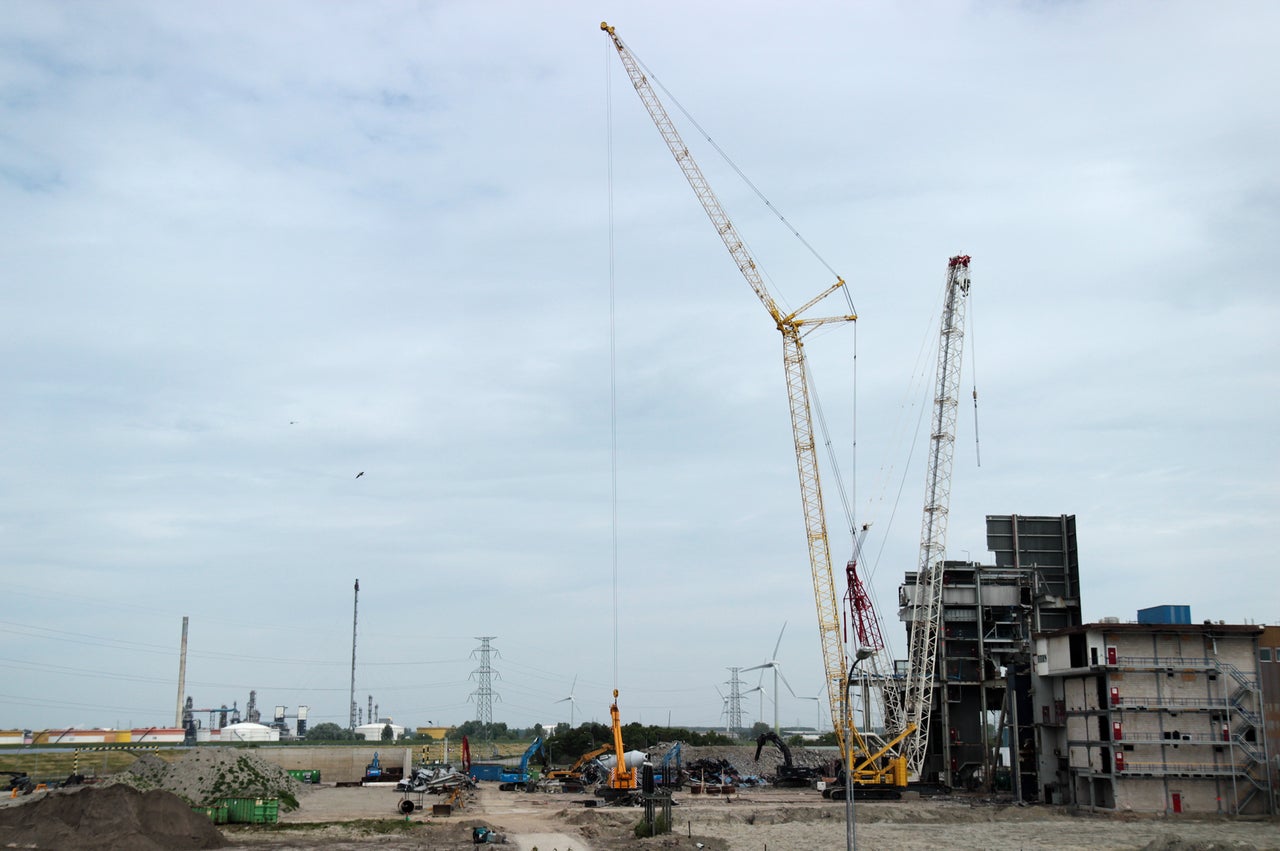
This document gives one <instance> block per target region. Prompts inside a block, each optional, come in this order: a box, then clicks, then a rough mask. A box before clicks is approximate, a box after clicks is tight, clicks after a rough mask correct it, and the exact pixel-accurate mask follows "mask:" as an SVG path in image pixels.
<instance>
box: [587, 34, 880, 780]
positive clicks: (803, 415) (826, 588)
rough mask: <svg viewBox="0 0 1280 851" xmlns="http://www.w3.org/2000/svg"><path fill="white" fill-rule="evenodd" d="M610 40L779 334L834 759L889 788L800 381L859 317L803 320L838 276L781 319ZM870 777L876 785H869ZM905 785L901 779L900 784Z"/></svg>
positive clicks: (667, 124)
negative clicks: (813, 337) (866, 731)
mask: <svg viewBox="0 0 1280 851" xmlns="http://www.w3.org/2000/svg"><path fill="white" fill-rule="evenodd" d="M600 29H602V30H603V31H604V32H605V33H606V34H607V35H608V36H609V38H610V39H612V41H613V45H614V47H615V48H616V49H617V52H618V57H619V58H620V59H621V60H622V65H623V67H624V68H625V69H626V72H627V76H628V77H629V78H630V80H631V84H632V85H633V86H634V87H635V90H636V93H637V94H638V95H639V96H640V101H641V103H643V104H644V107H645V109H646V110H647V111H648V113H649V117H650V118H651V119H653V123H654V125H655V126H656V127H657V128H658V132H659V134H660V135H661V136H662V139H663V141H664V142H666V144H667V147H668V149H670V151H671V154H672V156H674V157H675V160H676V163H677V165H679V166H680V170H681V171H682V172H683V173H684V176H685V178H686V179H687V180H688V181H689V185H690V186H691V187H692V188H693V192H694V194H695V195H696V196H697V198H698V201H699V202H700V203H701V204H702V207H703V209H704V210H705V211H706V213H707V216H708V218H710V219H711V224H712V225H713V226H714V227H715V229H716V233H718V234H719V235H720V239H721V240H722V241H723V242H724V245H725V248H726V249H728V251H729V255H730V256H731V257H732V258H733V261H734V263H735V265H737V267H738V271H739V272H741V273H742V276H743V277H744V278H746V281H747V283H748V285H750V287H751V289H752V291H753V292H755V294H756V297H757V298H759V299H760V303H761V304H763V305H764V308H765V310H766V311H768V313H769V316H770V318H771V319H772V320H773V322H774V324H775V325H776V327H777V329H778V331H779V332H780V333H781V334H782V361H783V367H784V370H785V373H786V384H787V399H788V404H789V406H790V410H791V431H792V437H793V438H794V442H795V453H796V470H797V471H798V473H799V478H800V501H801V507H802V509H803V512H804V525H805V536H806V539H807V542H808V550H809V567H810V572H811V574H812V578H813V596H814V602H815V604H816V607H817V614H818V634H819V637H820V640H821V644H822V658H823V665H824V668H825V676H826V682H827V697H828V700H829V701H830V704H831V718H832V720H833V726H834V727H835V731H836V738H837V740H838V743H839V745H840V753H841V755H842V757H843V758H844V761H845V764H846V766H848V767H850V768H851V770H852V773H853V776H854V777H855V778H861V779H856V780H855V782H860V783H870V782H874V783H878V784H879V783H888V782H890V780H891V779H892V778H895V777H896V776H897V774H898V769H899V768H900V766H898V765H897V757H895V756H892V755H891V754H890V748H891V747H892V745H894V744H896V743H897V742H898V741H899V740H900V739H901V736H900V737H899V738H898V739H895V740H894V741H893V742H891V743H890V745H888V746H886V747H885V748H884V749H881V750H880V751H877V752H876V753H875V754H872V753H869V752H868V749H867V746H866V743H865V741H864V740H863V737H862V735H861V734H860V733H859V732H858V728H857V726H856V725H855V724H854V723H853V714H852V712H851V710H850V707H849V705H848V676H849V669H848V663H847V657H846V655H845V650H844V641H843V638H842V636H841V629H840V609H839V601H838V595H837V594H836V587H835V579H834V575H833V572H832V569H831V552H830V549H829V546H828V538H827V520H826V512H825V510H824V508H823V502H822V487H821V483H820V481H819V477H818V454H817V447H816V443H815V440H814V431H813V414H812V410H811V407H810V402H809V385H808V380H807V377H806V368H805V355H804V342H803V339H802V338H803V337H804V335H805V334H806V333H807V332H808V331H809V330H812V329H813V328H817V327H819V326H822V325H827V324H831V323H844V322H853V321H855V320H856V319H857V316H854V315H852V314H846V315H840V316H829V317H822V318H801V314H803V313H805V312H806V311H808V310H809V309H810V308H812V307H813V306H815V305H816V304H818V303H819V302H821V301H822V300H823V299H825V298H826V297H827V296H829V295H831V294H832V293H834V292H836V291H837V290H839V289H841V288H842V287H844V286H845V282H844V279H843V278H840V277H837V278H836V281H835V283H833V284H831V285H830V286H829V287H828V288H827V289H826V290H824V291H823V292H821V293H820V294H818V295H817V296H815V297H814V298H812V299H810V300H809V301H808V302H806V303H805V304H804V305H803V306H802V307H800V308H799V309H798V310H795V311H793V312H791V313H785V314H784V313H783V312H782V311H781V310H780V309H779V308H778V305H777V303H776V302H775V301H774V299H773V296H772V295H770V293H769V290H768V288H767V287H766V286H765V283H764V278H763V277H762V276H761V274H760V270H759V269H758V268H757V266H756V262H755V259H754V258H753V257H752V256H751V253H750V252H749V251H748V250H747V247H746V243H745V242H744V241H743V239H742V237H741V236H739V234H738V231H737V229H736V228H735V227H734V225H733V222H732V221H730V219H729V216H728V214H727V213H726V212H725V211H724V208H723V207H722V206H721V204H720V200H719V199H718V198H717V197H716V194H715V192H713V191H712V189H711V185H710V184H709V183H708V182H707V179H706V177H705V176H704V175H703V173H702V170H701V169H700V168H699V167H698V164H697V162H696V161H695V160H694V158H693V156H692V155H691V154H690V153H689V149H688V147H687V146H686V145H685V143H684V140H683V139H682V138H681V136H680V132H679V130H677V129H676V126H675V124H674V123H673V122H672V120H671V117H670V115H668V114H667V111H666V108H665V107H664V106H663V105H662V101H661V100H660V99H659V98H658V95H657V93H656V92H655V91H654V90H653V86H652V85H650V83H649V80H648V78H647V77H646V76H645V74H644V72H643V70H642V69H641V68H640V63H639V62H638V60H637V59H636V58H635V57H634V56H633V55H632V54H631V51H630V50H628V49H627V47H626V45H625V44H624V43H623V41H622V39H621V38H619V36H618V34H617V32H616V31H615V29H614V28H613V27H611V26H609V24H608V23H606V22H602V23H601V24H600ZM872 776H874V777H875V779H874V780H873V779H871V778H872ZM895 785H905V781H904V782H903V783H902V784H895Z"/></svg>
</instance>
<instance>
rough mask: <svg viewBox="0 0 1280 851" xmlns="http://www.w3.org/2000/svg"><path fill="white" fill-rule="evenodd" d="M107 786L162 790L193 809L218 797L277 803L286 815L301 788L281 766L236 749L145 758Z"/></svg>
mask: <svg viewBox="0 0 1280 851" xmlns="http://www.w3.org/2000/svg"><path fill="white" fill-rule="evenodd" d="M109 782H114V783H124V784H127V785H129V786H133V787H134V788H136V789H144V790H145V789H164V790H166V791H168V792H172V793H174V794H175V795H178V796H180V797H182V798H184V799H186V800H187V801H189V802H190V803H191V804H194V805H196V806H209V805H211V804H213V803H214V802H215V801H217V800H218V799H220V798H279V799H280V805H281V808H283V809H286V810H289V809H296V808H297V806H298V798H297V795H298V792H299V791H300V790H301V789H302V784H300V783H299V782H298V781H297V780H294V779H293V778H292V777H290V776H289V773H288V772H287V771H285V770H284V769H283V768H281V767H280V766H278V765H276V764H274V763H271V762H267V761H266V760H264V759H262V758H261V757H259V756H257V755H256V754H254V753H253V752H252V751H245V750H240V749H237V748H196V749H194V750H192V751H191V752H190V753H189V754H187V755H186V756H185V757H183V758H182V759H180V760H178V761H177V762H165V761H164V760H162V759H159V758H158V757H154V756H151V755H149V754H148V755H145V756H143V757H141V758H140V759H138V760H137V761H135V762H134V764H133V765H131V766H129V769H128V770H127V771H125V772H124V773H122V774H117V775H114V776H113V777H112V778H111V779H110V781H109Z"/></svg>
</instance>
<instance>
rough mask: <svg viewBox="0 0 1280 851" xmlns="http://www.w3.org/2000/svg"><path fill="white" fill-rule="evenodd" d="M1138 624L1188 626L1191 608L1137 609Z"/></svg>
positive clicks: (1158, 607)
mask: <svg viewBox="0 0 1280 851" xmlns="http://www.w3.org/2000/svg"><path fill="white" fill-rule="evenodd" d="M1138 623H1146V624H1161V623H1172V624H1189V623H1191V607H1190V606H1152V607H1151V608H1149V609H1138Z"/></svg>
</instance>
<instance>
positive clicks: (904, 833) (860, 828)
mask: <svg viewBox="0 0 1280 851" xmlns="http://www.w3.org/2000/svg"><path fill="white" fill-rule="evenodd" d="M400 798H401V796H400V795H398V794H397V793H395V792H394V791H393V790H390V789H378V788H350V789H347V788H343V789H338V788H332V787H321V788H319V789H315V790H313V791H310V792H308V793H306V794H304V795H303V796H302V797H301V798H300V803H301V807H300V808H299V809H298V810H296V811H294V812H291V813H287V814H285V815H283V816H282V819H281V822H282V824H281V826H280V827H277V828H275V829H264V828H258V827H254V828H244V827H237V828H228V829H227V830H226V835H227V838H228V840H229V841H230V842H231V843H232V845H233V847H234V848H236V849H243V851H252V849H262V848H272V849H291V848H298V849H302V848H326V849H330V851H347V849H350V851H363V849H373V848H379V849H386V850H387V851H399V849H411V848H432V849H437V851H462V849H465V848H474V847H476V846H474V845H473V844H472V841H471V836H472V833H471V831H472V828H473V827H476V826H483V827H488V828H490V829H491V830H494V831H495V832H498V833H501V834H504V835H505V837H506V840H507V843H506V844H507V847H513V848H517V849H520V851H533V850H534V849H535V848H536V849H537V851H636V849H641V848H645V849H657V848H688V849H695V848H698V847H699V846H698V843H701V847H702V848H703V851H801V849H804V851H812V849H835V848H844V847H846V832H845V819H844V812H845V811H844V805H843V804H842V803H840V802H833V801H824V800H823V799H822V798H821V797H820V795H819V794H818V793H817V792H814V791H811V790H807V789H802V790H780V789H772V788H756V789H752V790H749V791H744V792H741V793H740V794H737V795H734V796H731V797H728V798H725V797H720V796H716V797H713V798H706V797H702V796H696V795H690V794H687V793H681V792H677V793H676V796H675V801H676V806H675V808H674V809H673V817H672V821H673V825H672V827H673V830H672V832H671V833H669V834H666V835H662V836H658V837H655V838H652V839H636V838H635V837H634V833H633V828H634V826H635V825H636V824H637V823H638V822H639V821H640V820H641V810H639V809H637V808H618V807H603V806H596V807H588V806H585V805H584V802H585V801H588V800H592V799H590V798H589V797H588V796H584V795H552V794H545V793H532V794H530V793H523V792H499V791H497V789H495V788H493V787H492V786H491V785H483V786H482V788H481V789H479V790H478V791H476V792H475V793H472V794H471V795H470V797H469V798H467V799H466V800H464V801H463V805H462V807H461V808H460V809H457V810H455V811H454V812H453V813H451V814H450V815H447V816H443V815H432V814H431V805H432V804H433V803H437V802H438V799H434V798H433V797H431V796H427V797H426V798H425V801H424V803H425V804H426V809H425V810H416V811H415V812H414V813H413V814H412V815H410V816H409V822H408V824H404V822H403V819H404V817H403V816H401V815H400V814H399V812H398V811H397V805H398V804H399V802H400ZM855 815H856V818H855V822H854V828H855V829H854V837H855V840H856V845H857V847H858V848H865V849H903V851H914V849H919V851H926V849H927V851H939V849H985V850H986V851H1015V849H1032V848H1037V849H1038V848H1046V849H1048V848H1052V849H1063V851H1095V849H1104V850H1105V849H1114V851H1132V849H1144V848H1150V849H1164V851H1196V849H1210V848H1215V849H1240V850H1241V851H1247V849H1276V851H1280V819H1276V818H1268V819H1227V818H1218V817H1205V818H1194V817H1179V818H1177V819H1173V818H1153V817H1145V816H1133V815H1086V814H1073V813H1071V812H1070V811H1067V810H1065V809H1062V808H1056V807H1016V806H1012V805H1009V804H1007V803H1000V802H991V801H984V800H979V799H964V798H948V799H934V800H921V801H895V802H865V803H860V804H858V805H857V806H856V813H855ZM390 822H400V823H399V824H396V825H394V828H395V830H394V831H393V832H390V833H372V832H370V831H371V830H373V829H378V830H384V829H387V826H388V824H389V823H390ZM339 823H342V824H339ZM375 825H376V826H377V827H376V828H375Z"/></svg>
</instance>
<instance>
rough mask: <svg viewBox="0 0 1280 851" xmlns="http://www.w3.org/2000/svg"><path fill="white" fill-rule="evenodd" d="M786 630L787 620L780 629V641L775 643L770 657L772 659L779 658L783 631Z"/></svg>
mask: <svg viewBox="0 0 1280 851" xmlns="http://www.w3.org/2000/svg"><path fill="white" fill-rule="evenodd" d="M786 631H787V622H786V621H783V622H782V629H780V630H778V643H777V644H775V645H773V655H772V656H770V657H769V658H770V659H777V658H778V648H779V647H781V646H782V633H784V632H786Z"/></svg>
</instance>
